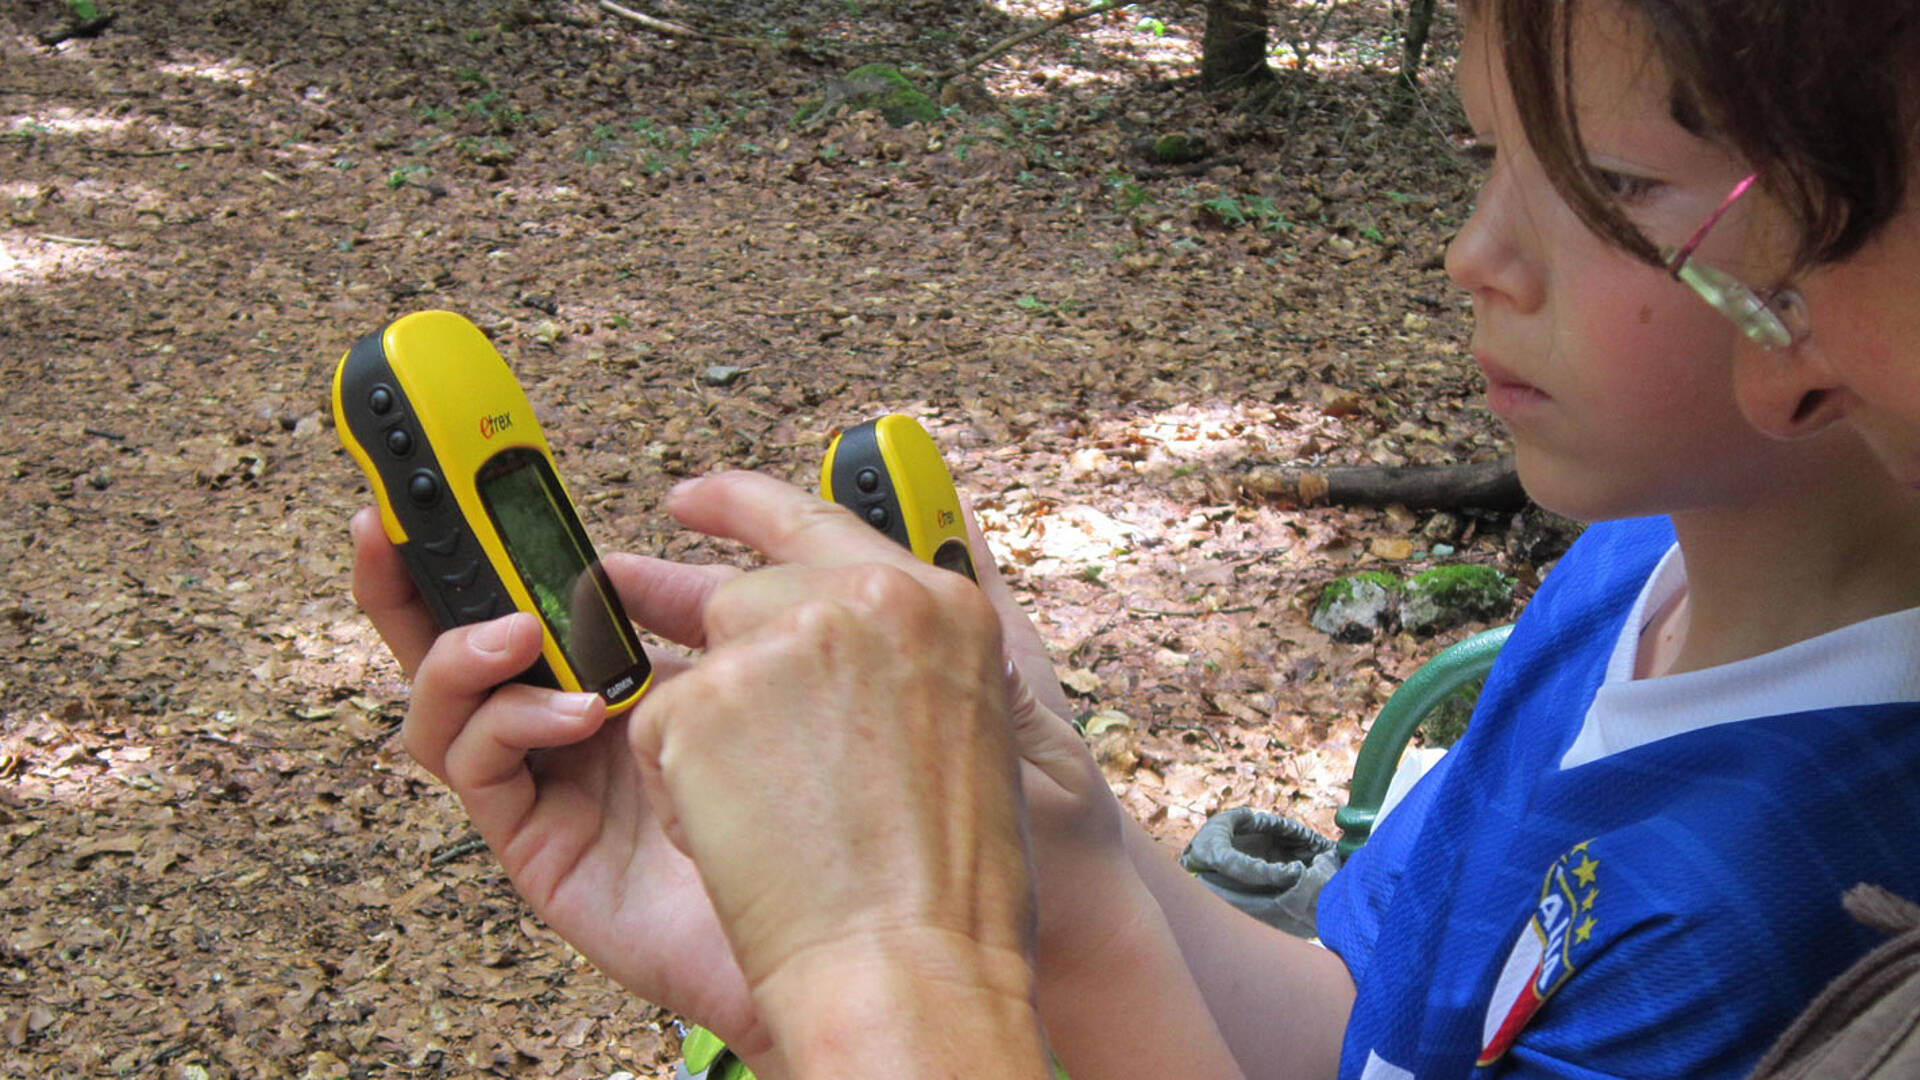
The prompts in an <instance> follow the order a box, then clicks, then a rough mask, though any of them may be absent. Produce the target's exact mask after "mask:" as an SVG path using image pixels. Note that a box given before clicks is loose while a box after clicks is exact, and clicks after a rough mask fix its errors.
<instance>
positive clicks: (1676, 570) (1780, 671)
mask: <svg viewBox="0 0 1920 1080" xmlns="http://www.w3.org/2000/svg"><path fill="white" fill-rule="evenodd" d="M1686 583H1687V566H1686V561H1685V560H1684V559H1683V558H1681V555H1680V546H1679V545H1678V544H1675V545H1674V546H1673V547H1672V548H1670V549H1669V550H1668V551H1667V554H1666V556H1665V557H1664V558H1662V559H1661V560H1660V565H1659V566H1657V567H1655V568H1654V571H1653V573H1652V574H1650V575H1648V577H1647V583H1646V585H1645V586H1643V587H1642V588H1641V590H1640V596H1639V599H1638V600H1636V601H1635V602H1634V605H1633V611H1632V613H1631V614H1630V615H1629V616H1628V617H1627V621H1626V625H1624V626H1622V627H1621V629H1620V636H1619V638H1618V640H1616V641H1615V642H1614V646H1613V654H1612V655H1611V657H1609V659H1608V661H1607V675H1606V679H1605V681H1603V682H1602V683H1601V685H1600V689H1599V691H1598V692H1596V693H1595V694H1594V698H1593V704H1592V705H1591V706H1590V707H1589V708H1588V709H1587V715H1586V718H1585V720H1583V721H1582V723H1581V725H1580V733H1579V735H1577V736H1576V737H1575V738H1574V740H1573V745H1572V746H1570V747H1568V748H1567V753H1566V756H1564V757H1562V758H1561V759H1560V767H1561V768H1563V769H1571V768H1573V767H1574V766H1576V765H1584V764H1586V763H1588V762H1590V761H1597V760H1599V759H1600V758H1603V757H1606V756H1607V755H1609V754H1617V753H1620V752H1621V751H1623V750H1631V749H1633V748H1634V747H1636V746H1642V745H1645V744H1647V743H1650V742H1654V741H1656V740H1658V739H1664V738H1667V737H1669V736H1673V735H1679V734H1682V733H1683V732H1688V731H1694V730H1697V729H1699V728H1705V727H1712V726H1714V725H1716V724H1728V723H1733V722H1735V721H1739V720H1750V719H1753V718H1755V717H1762V716H1783V715H1786V714H1788V713H1796V712H1805V711H1808V710H1810V709H1825V708H1840V707H1845V706H1853V705H1879V704H1885V703H1888V702H1896V701H1920V608H1908V609H1907V610H1905V611H1896V612H1893V613H1891V614H1887V615H1881V616H1879V617H1877V618H1872V619H1867V620H1865V621H1863V622H1857V623H1853V624H1851V625H1849V626H1843V627H1841V628H1840V629H1838V630H1833V631H1830V632H1828V633H1825V634H1821V635H1820V636H1819V637H1813V638H1808V639H1807V640H1805V641H1798V642H1795V643H1793V644H1792V645H1788V646H1787V647H1785V648H1782V649H1775V650H1774V651H1772V652H1769V653H1764V654H1762V655H1760V656H1755V657H1750V658H1748V659H1746V660H1740V661H1737V662H1735V663H1731V664H1721V665H1719V666H1717V667H1711V668H1704V669H1702V670H1699V671H1686V672H1681V673H1680V674H1678V675H1663V676H1661V677H1659V678H1655V679H1635V678H1634V677H1633V668H1634V660H1635V658H1636V657H1637V656H1638V654H1639V649H1640V635H1641V632H1642V631H1644V630H1645V629H1646V626H1647V621H1648V619H1649V618H1651V617H1652V615H1653V614H1654V613H1655V612H1658V611H1659V610H1660V609H1661V608H1662V607H1663V606H1665V604H1666V603H1667V601H1668V600H1670V599H1672V597H1673V596H1674V594H1676V593H1677V592H1679V591H1680V590H1681V589H1682V588H1685V587H1686Z"/></svg>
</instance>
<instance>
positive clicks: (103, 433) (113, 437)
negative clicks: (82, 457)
mask: <svg viewBox="0 0 1920 1080" xmlns="http://www.w3.org/2000/svg"><path fill="white" fill-rule="evenodd" d="M80 430H81V432H83V433H85V434H87V435H91V436H93V437H94V438H96V439H107V440H109V441H111V442H126V441H127V437H126V436H125V435H122V434H120V433H119V432H117V431H107V430H105V429H104V428H96V427H83V428H81V429H80ZM128 576H129V577H131V576H132V575H128Z"/></svg>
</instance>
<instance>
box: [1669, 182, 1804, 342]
mask: <svg viewBox="0 0 1920 1080" xmlns="http://www.w3.org/2000/svg"><path fill="white" fill-rule="evenodd" d="M1758 177H1759V174H1758V173H1754V174H1752V175H1750V176H1748V177H1747V178H1746V179H1745V180H1742V181H1740V182H1739V183H1737V184H1735V185H1733V190H1732V191H1729V192H1728V193H1727V197H1726V198H1725V199H1722V200H1721V201H1720V208H1719V209H1718V210H1715V211H1714V212H1713V216H1712V217H1709V218H1708V219H1707V220H1706V223H1705V224H1703V225H1701V226H1700V229H1699V231H1697V232H1695V233H1694V234H1693V238H1692V239H1690V240H1688V241H1687V242H1686V243H1685V244H1683V245H1681V246H1680V247H1678V248H1664V249H1662V250H1661V252H1660V255H1661V257H1662V258H1664V259H1665V260H1666V264H1667V273H1669V274H1672V275H1673V279H1674V280H1675V281H1680V282H1685V283H1686V285H1687V286H1688V287H1689V288H1691V289H1692V290H1693V291H1694V292H1696V293H1698V294H1700V299H1702V300H1705V301H1706V302H1707V304H1708V306H1710V307H1712V308H1713V310H1715V311H1717V312H1719V313H1720V314H1722V315H1725V316H1726V317H1727V318H1728V319H1731V320H1732V321H1733V325H1735V326H1737V327H1739V328H1740V332H1741V333H1743V334H1745V335H1747V337H1748V338H1750V339H1752V340H1753V341H1754V342H1755V343H1756V344H1758V345H1760V346H1762V347H1763V348H1768V349H1784V348H1786V347H1787V346H1789V345H1793V344H1795V343H1796V342H1799V341H1803V340H1805V339H1806V336H1807V334H1808V333H1809V332H1810V330H1811V327H1809V326H1808V325H1807V309H1806V305H1805V304H1804V303H1803V302H1802V301H1801V299H1800V294H1799V293H1797V292H1794V291H1793V290H1792V289H1778V290H1775V291H1773V292H1771V293H1762V292H1757V291H1755V290H1754V289H1753V288H1752V287H1750V286H1748V285H1747V284H1746V283H1745V282H1742V281H1741V280H1740V279H1739V278H1736V277H1734V276H1733V275H1732V274H1729V273H1727V272H1726V271H1724V270H1715V269H1714V268H1713V267H1711V266H1708V265H1706V264H1704V263H1698V262H1695V261H1693V252H1694V249H1695V248H1698V247H1699V246H1700V242H1701V241H1702V240H1705V239H1706V238H1707V232H1708V231H1709V230H1711V229H1712V228H1713V227H1714V225H1715V224H1716V223H1718V222H1719V220H1720V217H1721V215H1723V214H1725V213H1726V212H1727V210H1728V208H1730V207H1731V206H1733V204H1734V202H1735V201H1737V200H1738V199H1739V198H1740V196H1742V195H1745V194H1746V193H1747V189H1748V188H1750V187H1752V186H1753V182H1754V181H1755V180H1756V179H1758Z"/></svg>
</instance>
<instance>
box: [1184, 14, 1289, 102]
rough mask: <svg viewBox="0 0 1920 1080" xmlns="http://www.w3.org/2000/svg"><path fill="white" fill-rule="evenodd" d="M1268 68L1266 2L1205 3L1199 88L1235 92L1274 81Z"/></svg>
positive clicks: (1271, 71) (1271, 70)
mask: <svg viewBox="0 0 1920 1080" xmlns="http://www.w3.org/2000/svg"><path fill="white" fill-rule="evenodd" d="M1273 77H1274V76H1273V69H1272V68H1271V67H1269V66H1267V0H1207V29H1206V33H1205V34H1204V35H1202V37H1201V39H1200V84H1201V85H1202V86H1204V87H1206V88H1207V89H1208V90H1236V89H1241V88H1245V87H1252V86H1259V85H1261V84H1263V83H1268V82H1271V81H1273Z"/></svg>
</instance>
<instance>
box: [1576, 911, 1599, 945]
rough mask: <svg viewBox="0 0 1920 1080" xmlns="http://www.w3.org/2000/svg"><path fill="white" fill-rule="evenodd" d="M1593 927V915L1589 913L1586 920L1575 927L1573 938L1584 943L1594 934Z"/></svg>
mask: <svg viewBox="0 0 1920 1080" xmlns="http://www.w3.org/2000/svg"><path fill="white" fill-rule="evenodd" d="M1593 927H1594V921H1593V916H1591V915H1589V916H1587V921H1586V922H1583V923H1581V924H1580V925H1579V926H1576V927H1574V928H1573V940H1575V941H1578V942H1582V943H1584V942H1585V941H1586V940H1587V939H1588V938H1589V937H1592V936H1593Z"/></svg>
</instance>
